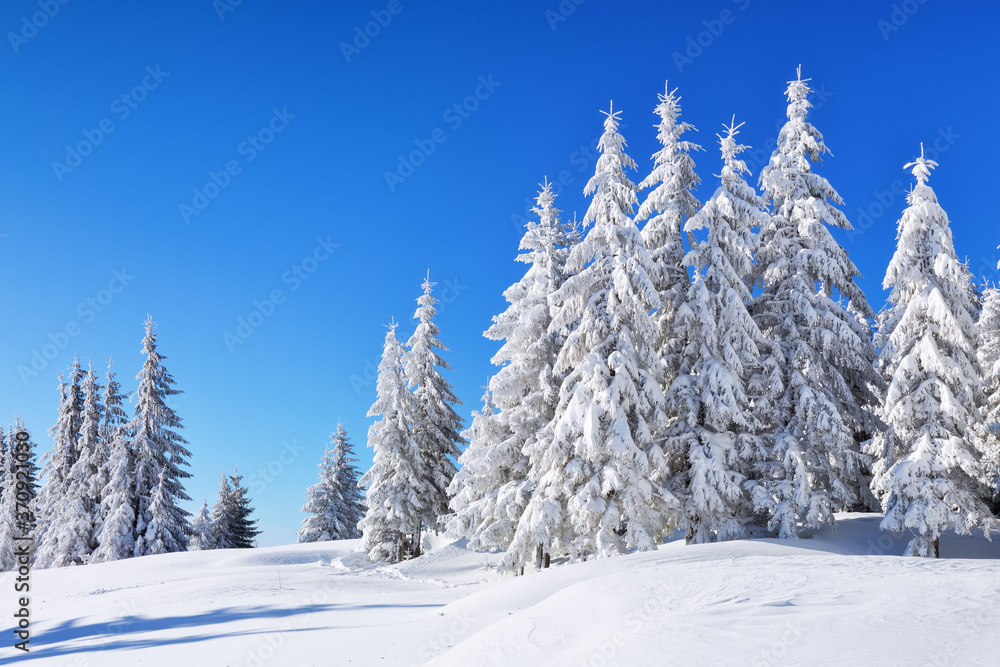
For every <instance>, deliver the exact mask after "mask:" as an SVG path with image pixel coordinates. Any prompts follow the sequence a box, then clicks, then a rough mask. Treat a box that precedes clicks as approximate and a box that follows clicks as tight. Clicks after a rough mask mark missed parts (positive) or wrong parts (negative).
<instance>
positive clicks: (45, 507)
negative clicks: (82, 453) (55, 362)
mask: <svg viewBox="0 0 1000 667" xmlns="http://www.w3.org/2000/svg"><path fill="white" fill-rule="evenodd" d="M82 380H83V371H82V369H81V368H80V358H79V357H75V358H74V359H73V365H72V366H71V367H70V382H69V383H68V384H67V382H66V380H65V377H64V376H63V374H62V373H60V374H59V396H60V402H59V416H58V417H57V419H56V423H55V424H54V425H53V426H52V428H50V429H49V435H51V436H52V438H53V443H52V449H50V450H49V451H47V452H46V453H45V454H44V455H43V456H42V473H41V474H42V477H43V478H44V480H45V481H44V483H43V484H42V487H41V489H39V491H38V496H37V498H36V499H35V518H36V520H37V522H38V525H37V528H36V531H35V560H34V562H35V564H36V565H37V566H38V567H47V566H48V565H49V564H51V563H53V562H54V561H55V560H56V558H57V554H58V553H59V532H58V530H57V528H58V525H59V524H58V517H59V513H60V511H61V508H62V503H63V501H64V499H65V497H66V493H67V490H68V488H69V483H70V479H71V474H70V471H71V470H72V468H73V464H75V463H76V460H77V456H78V454H79V449H78V447H79V445H78V442H77V441H78V439H79V437H80V427H81V425H82V419H83V418H82V414H81V413H82V412H83V392H82V390H81V388H80V387H81V382H82Z"/></svg>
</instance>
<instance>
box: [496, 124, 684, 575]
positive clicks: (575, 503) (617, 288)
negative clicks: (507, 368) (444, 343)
mask: <svg viewBox="0 0 1000 667" xmlns="http://www.w3.org/2000/svg"><path fill="white" fill-rule="evenodd" d="M605 115H606V120H605V123H604V134H603V135H602V136H601V139H600V142H599V143H598V150H599V151H600V153H601V155H600V157H599V158H598V160H597V165H596V169H595V173H594V176H593V178H591V179H590V181H589V182H588V183H587V186H586V188H585V190H584V194H586V195H592V196H593V198H592V200H591V204H590V207H589V208H588V210H587V214H586V216H585V217H584V221H583V223H584V226H587V225H593V226H592V227H591V228H590V229H589V230H588V232H587V235H586V237H585V238H584V239H583V240H582V241H581V242H580V243H579V244H577V245H576V246H574V247H573V249H572V251H571V252H570V255H569V258H568V260H567V265H566V269H567V272H568V273H569V274H570V277H569V278H567V280H566V281H565V283H564V284H563V285H562V287H561V288H560V289H559V290H558V292H556V293H555V294H554V295H553V301H554V302H555V303H556V305H557V307H558V308H559V311H558V312H557V313H556V314H555V317H554V318H553V323H552V325H551V326H552V327H555V328H560V327H562V326H563V325H564V324H565V323H568V322H578V323H579V324H578V325H576V327H575V328H574V329H573V330H572V331H571V332H570V333H569V335H568V337H567V338H566V342H565V343H564V345H563V346H562V348H561V350H560V352H559V356H558V358H557V360H556V364H555V367H554V372H555V373H564V372H568V375H567V376H566V378H565V380H564V381H563V382H562V385H561V387H560V395H559V400H558V404H557V406H556V409H555V415H554V418H553V420H552V421H551V422H550V424H549V425H548V426H547V427H546V428H545V431H544V432H543V433H542V434H541V435H540V436H539V437H538V438H537V439H536V440H535V441H534V443H533V444H531V445H529V446H528V447H527V448H526V451H527V453H528V456H529V460H530V469H529V479H530V480H531V481H532V483H533V484H534V485H535V488H534V491H533V494H532V497H531V501H530V502H529V503H528V506H527V507H526V509H525V511H524V513H523V514H522V516H521V519H520V521H519V522H518V527H517V531H516V533H515V535H514V540H513V541H512V543H511V545H510V546H509V548H508V550H507V553H506V554H505V556H504V558H503V559H502V561H501V567H503V568H505V569H516V568H519V567H523V564H524V562H525V560H526V559H527V558H528V557H529V555H532V554H534V553H537V548H538V545H541V547H542V548H543V549H544V550H545V551H547V552H550V553H559V552H560V551H568V552H569V553H570V554H571V556H572V557H574V558H585V557H587V556H588V555H589V554H595V555H597V556H599V557H603V556H612V555H615V554H619V553H623V552H624V551H626V550H627V549H630V548H633V547H634V548H637V549H640V550H648V549H653V548H655V543H656V539H657V537H659V535H660V534H661V533H662V532H663V531H664V530H665V529H666V527H667V524H666V520H665V518H666V516H667V509H668V506H669V505H672V503H673V502H674V499H673V497H672V496H669V494H666V492H665V490H664V489H663V484H664V475H665V473H666V466H665V461H664V458H663V451H662V449H661V447H660V445H659V443H658V442H657V438H658V437H660V436H661V434H662V433H663V429H664V426H665V422H666V417H665V415H664V413H663V409H662V406H663V393H662V390H661V382H662V371H661V368H662V367H661V364H660V360H659V358H658V356H657V354H656V351H655V348H654V344H655V341H656V338H657V329H656V322H655V321H654V319H653V317H652V315H651V313H652V312H653V310H654V309H655V308H657V307H658V306H659V305H660V302H659V295H658V292H657V289H656V286H655V285H654V283H653V280H652V277H651V276H652V275H653V272H654V266H653V261H652V259H651V258H650V256H649V252H648V251H647V249H646V245H645V244H644V242H643V238H642V236H641V235H640V233H639V230H638V229H637V228H636V226H635V222H634V221H633V220H632V218H631V213H632V211H633V207H634V206H635V204H636V194H635V185H634V184H633V183H632V182H631V181H630V180H629V178H628V176H627V175H626V173H625V170H626V169H628V168H631V169H635V163H634V162H633V160H632V158H630V157H629V156H628V155H627V154H626V153H625V140H624V138H623V137H622V136H621V134H619V133H618V124H619V118H618V113H616V112H615V111H614V109H613V108H612V109H611V110H609V112H607V113H606V114H605Z"/></svg>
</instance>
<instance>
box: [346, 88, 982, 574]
mask: <svg viewBox="0 0 1000 667" xmlns="http://www.w3.org/2000/svg"><path fill="white" fill-rule="evenodd" d="M808 81H809V79H803V78H802V76H801V70H800V71H799V73H798V75H797V76H796V78H795V79H794V80H792V81H790V82H789V83H788V87H787V90H786V96H787V100H788V107H787V122H786V123H785V124H784V126H783V127H782V129H781V131H780V134H779V136H778V139H777V145H776V146H775V147H774V149H773V153H772V155H771V159H770V161H769V162H768V163H767V164H766V165H765V166H764V168H763V169H762V171H761V173H760V174H759V175H758V178H757V185H758V187H759V190H758V189H757V188H755V187H754V186H752V185H751V184H749V183H748V182H747V180H746V179H747V178H748V177H749V176H750V174H749V173H748V169H747V166H746V164H745V163H744V161H742V160H741V159H740V157H739V156H740V153H741V152H742V151H744V150H746V149H747V148H749V147H748V146H744V145H742V144H740V143H739V142H738V140H737V136H738V134H739V130H740V127H741V124H737V123H736V120H735V118H734V119H732V120H731V121H730V122H729V123H728V124H726V125H724V126H723V127H724V128H725V129H724V132H723V133H722V134H720V135H717V136H718V139H719V148H720V156H719V159H718V162H716V164H719V167H717V169H718V170H719V175H718V177H717V178H718V187H717V188H716V189H715V192H714V194H712V196H711V197H710V199H709V200H708V201H707V202H705V203H704V205H702V204H701V203H700V202H699V201H698V200H697V199H696V198H695V196H694V194H693V190H694V188H695V186H697V185H698V184H699V182H700V181H701V179H700V178H699V176H698V175H697V174H696V172H695V163H694V157H693V156H694V154H695V152H697V151H700V150H703V149H702V147H701V146H699V145H698V144H696V143H694V142H693V141H691V140H690V138H689V137H690V135H689V134H687V133H688V132H689V131H691V130H693V129H694V128H693V127H692V126H691V125H689V124H688V123H686V122H683V121H682V120H681V119H680V117H681V108H680V98H679V97H678V96H677V95H676V91H671V90H670V89H669V87H668V88H667V89H666V90H665V92H664V93H663V94H661V95H660V96H659V103H658V104H657V105H656V107H655V109H654V112H655V114H656V117H657V119H658V125H657V138H658V139H659V141H660V143H661V144H662V148H661V149H660V150H659V151H658V152H657V153H656V154H655V155H653V157H652V168H651V170H650V171H649V173H648V174H646V175H643V178H642V180H641V181H640V182H639V183H638V185H636V184H635V183H634V182H633V181H632V180H631V177H630V175H629V174H630V172H635V171H637V170H638V166H637V165H636V163H635V162H634V161H633V159H632V158H631V157H630V156H629V155H628V153H627V152H626V142H625V139H624V137H623V136H622V135H621V134H620V133H619V131H618V129H619V125H620V122H621V115H620V114H621V112H620V111H616V110H614V109H613V108H609V110H608V111H607V112H605V121H604V134H603V135H602V137H601V139H600V143H599V145H598V151H599V153H600V157H599V159H598V160H597V163H596V168H595V173H594V175H593V177H592V178H591V179H590V181H589V182H588V183H587V185H586V188H585V194H586V195H588V196H589V197H590V206H589V208H588V210H587V212H586V215H585V216H584V219H583V223H582V226H581V225H577V224H576V222H575V220H574V222H573V223H567V222H565V221H564V220H563V219H562V218H561V217H560V211H559V210H558V209H557V208H556V205H555V195H554V194H553V192H552V188H551V186H550V185H549V183H548V181H543V183H542V185H541V191H540V192H539V193H538V197H537V200H536V206H535V207H534V209H533V212H534V214H535V216H536V219H535V220H533V221H531V222H529V223H528V224H527V226H526V231H525V233H524V237H523V238H522V240H521V245H520V250H521V251H522V252H521V254H520V255H518V256H517V260H518V261H519V262H523V263H524V264H526V265H527V269H526V271H525V273H524V276H523V278H522V279H521V280H520V281H518V282H517V283H515V284H514V285H512V286H511V287H510V288H509V289H508V290H507V291H506V292H504V296H505V298H506V300H507V302H508V303H509V306H508V307H507V309H506V310H505V311H504V312H503V313H501V314H499V315H497V316H495V317H494V320H493V325H492V326H491V327H490V328H489V329H488V330H487V331H486V333H485V335H486V336H487V337H488V338H490V339H491V340H496V341H498V342H501V347H500V350H499V351H498V352H497V354H496V356H495V357H494V358H493V363H494V364H496V365H498V366H499V369H498V371H497V372H496V374H495V375H494V376H493V377H492V378H491V379H490V381H489V385H488V388H487V390H486V393H485V395H484V396H483V407H482V408H481V409H480V410H478V411H476V412H474V413H473V419H472V423H471V425H470V427H469V429H468V430H467V431H465V432H463V433H462V434H460V435H459V434H458V433H457V431H458V425H457V420H456V419H455V418H454V417H453V416H452V415H453V411H452V410H451V405H453V404H455V402H456V399H455V397H454V396H453V395H452V394H451V393H450V391H447V389H446V388H445V390H441V389H440V387H442V386H445V387H446V385H442V383H443V380H441V379H440V376H439V375H437V374H436V373H435V372H431V371H432V370H433V367H434V366H437V367H441V368H447V366H446V364H445V363H444V361H443V360H442V359H441V358H440V357H437V356H436V355H435V354H433V351H432V348H433V347H438V348H439V349H442V348H441V346H440V343H438V342H437V338H436V337H434V336H433V335H429V331H427V332H425V333H424V334H419V335H418V334H415V335H414V339H417V340H414V339H411V341H410V343H409V346H408V347H409V349H408V350H407V349H404V348H403V346H402V345H400V343H399V341H398V340H397V339H396V336H395V325H392V326H390V328H389V331H388V333H387V335H386V340H385V348H384V353H383V357H382V363H381V365H380V366H379V375H378V384H377V391H378V399H377V401H376V402H375V404H374V405H373V406H372V409H371V412H370V413H369V415H370V416H375V417H379V419H378V421H377V422H376V423H375V424H374V425H373V426H372V428H371V431H370V432H369V438H368V444H369V446H370V447H372V448H373V449H374V453H375V463H374V466H373V467H372V469H371V470H370V471H369V472H368V473H367V474H366V475H365V476H364V477H363V478H362V483H363V484H364V485H366V486H367V488H368V494H367V500H368V505H369V507H368V510H367V513H366V515H365V518H364V520H363V521H362V522H361V524H360V527H361V529H362V531H363V543H362V548H363V549H364V550H365V551H367V553H368V556H369V558H370V559H371V560H373V561H379V560H390V561H394V560H398V559H400V558H404V557H406V555H407V554H411V553H417V552H418V550H419V535H420V532H421V530H426V529H428V528H435V527H440V528H444V529H445V530H447V531H448V532H449V533H451V534H452V535H454V536H456V537H458V536H462V537H467V538H468V539H469V545H470V547H471V548H475V549H485V550H496V551H504V552H505V553H504V555H503V558H502V559H501V562H500V567H501V568H502V569H504V570H506V571H512V572H523V569H524V566H525V564H526V563H528V562H531V561H533V562H534V564H535V566H536V567H540V566H542V564H543V563H544V564H545V565H547V564H548V562H549V560H550V558H551V557H563V556H568V557H569V558H570V560H584V559H587V558H591V557H605V556H612V555H616V554H621V553H625V552H627V551H631V550H649V549H653V548H655V545H656V544H657V543H658V542H659V541H660V539H661V538H662V537H663V536H665V535H668V534H670V533H672V532H673V531H675V530H682V531H684V534H685V536H686V539H687V541H688V542H712V541H718V540H732V539H739V538H748V537H764V536H778V537H784V538H797V537H805V536H808V535H810V534H812V532H813V531H815V530H816V529H817V528H819V527H820V526H822V525H824V524H832V523H833V522H834V513H835V512H838V511H845V510H869V511H884V512H885V518H884V520H883V522H882V528H883V529H884V530H889V531H904V530H906V531H909V532H910V533H911V535H912V540H911V542H910V544H909V546H908V548H907V553H908V554H910V555H920V556H935V555H937V542H938V538H939V536H940V534H941V532H942V531H944V530H949V529H951V530H955V531H956V532H958V533H960V534H967V533H968V532H969V531H970V530H972V529H973V528H980V529H983V530H984V531H985V532H986V534H987V535H989V531H990V530H991V529H995V528H996V525H997V524H996V519H995V518H994V514H993V512H992V511H991V507H992V505H993V501H994V498H995V497H996V495H997V487H998V475H1000V455H998V452H1000V446H998V440H997V435H996V434H997V422H998V419H1000V381H998V380H997V377H998V371H1000V336H998V332H1000V292H998V290H996V289H995V288H988V289H983V288H980V287H978V286H977V285H975V284H974V282H973V277H972V274H971V272H970V271H969V270H968V268H967V267H966V265H965V264H964V263H963V262H961V261H960V260H959V259H958V257H957V256H956V254H955V248H954V245H953V243H952V238H951V231H950V229H949V221H948V217H947V214H946V213H945V211H944V210H943V209H942V207H941V206H940V205H939V204H938V202H937V198H936V196H935V194H934V192H933V190H932V189H931V187H930V186H929V185H928V181H929V179H930V176H931V171H932V169H934V168H935V167H936V166H937V164H936V163H935V162H933V161H932V160H928V159H926V158H925V157H924V156H923V152H922V148H921V156H920V157H918V158H917V159H916V160H914V161H913V162H911V163H909V164H907V165H905V168H906V169H909V170H911V172H912V175H913V177H914V181H915V182H914V184H913V187H912V189H911V191H910V193H909V195H908V198H907V203H908V204H909V206H908V207H907V208H906V210H905V211H903V212H902V217H901V218H900V220H899V223H898V235H897V239H898V247H897V250H896V254H895V256H894V257H893V259H892V261H891V263H890V265H889V268H888V270H887V272H886V277H885V282H884V287H885V288H886V289H889V290H891V292H890V296H889V305H888V306H887V307H886V309H884V310H883V311H882V312H880V313H878V314H876V313H875V312H874V311H873V310H872V308H871V306H870V305H869V303H868V301H867V300H866V298H865V295H864V294H863V293H862V291H861V289H860V288H859V287H858V285H857V283H856V279H857V278H858V276H859V271H858V269H857V267H856V266H855V265H854V264H853V263H852V261H851V260H850V258H849V257H848V253H847V251H846V250H845V249H844V248H843V247H842V246H841V245H840V244H839V243H838V242H837V241H836V239H835V237H834V235H833V234H832V233H831V229H832V228H837V229H841V230H850V229H851V224H850V222H849V221H848V219H847V217H846V216H845V215H844V213H843V211H842V210H841V209H840V208H838V207H839V206H841V205H842V204H843V201H842V199H841V197H840V195H839V194H838V193H837V191H836V189H835V188H834V187H833V185H831V184H830V183H829V182H828V181H827V180H826V179H825V178H824V177H823V176H822V175H821V174H819V173H817V172H816V171H814V166H816V165H818V164H820V163H821V158H822V157H823V155H824V154H827V153H828V152H829V151H828V149H827V147H826V145H825V143H824V140H823V136H822V134H821V133H820V132H819V131H818V130H817V129H816V128H815V127H813V126H812V125H811V124H810V123H809V122H808V120H807V116H808V111H809V108H810V106H811V105H810V102H809V94H810V92H811V91H810V88H809V84H808ZM643 191H645V192H646V194H645V196H644V197H641V196H640V193H642V192H643ZM639 223H644V224H642V226H641V228H640V226H639ZM430 287H431V285H430V284H429V283H428V282H425V284H424V288H425V293H424V297H422V300H421V301H420V302H419V303H420V309H418V311H417V317H418V318H419V319H420V321H421V326H424V325H426V324H429V323H430V320H431V317H432V316H433V314H434V311H433V299H432V298H431V297H430V294H431V292H430ZM432 326H433V325H431V327H432ZM431 327H428V329H429V330H432V331H433V332H434V334H435V335H436V333H437V331H436V328H433V329H431ZM418 331H419V330H418ZM421 335H425V336H429V337H428V340H429V341H432V343H431V345H426V344H423V341H421V340H420V336H421ZM432 355H433V356H432ZM416 369H420V370H419V371H417V370H416ZM414 387H415V390H413V391H411V390H410V389H411V388H414ZM429 416H430V417H429ZM462 436H464V437H466V438H468V448H467V449H466V450H465V451H464V452H463V453H462V454H461V455H460V456H459V457H458V458H457V463H458V464H459V466H460V468H459V470H458V471H457V472H454V470H453V468H452V467H451V466H450V463H449V457H452V456H454V455H455V453H456V451H457V450H456V447H457V446H458V445H460V444H462V440H461V437H462ZM444 490H446V491H447V493H448V495H449V497H450V501H449V505H448V511H447V512H444V511H442V510H441V504H440V501H439V498H440V497H441V495H442V492H443V491H444ZM435 517H436V518H437V521H438V523H435Z"/></svg>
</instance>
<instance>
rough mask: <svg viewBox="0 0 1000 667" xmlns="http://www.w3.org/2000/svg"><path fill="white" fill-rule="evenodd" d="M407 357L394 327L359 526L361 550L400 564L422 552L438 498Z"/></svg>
mask: <svg viewBox="0 0 1000 667" xmlns="http://www.w3.org/2000/svg"><path fill="white" fill-rule="evenodd" d="M403 359H404V351H403V346H402V345H400V343H399V341H398V340H397V339H396V324H395V323H392V324H390V325H389V331H388V332H387V333H386V335H385V345H384V347H383V350H382V360H381V362H380V363H379V367H378V379H377V380H376V382H375V390H376V392H377V394H378V397H377V398H376V400H375V402H374V403H373V404H372V407H371V409H369V410H368V416H369V417H378V418H379V419H378V420H377V421H376V422H375V423H374V424H372V425H371V427H370V428H369V429H368V446H369V447H371V448H372V449H373V450H374V452H375V456H374V460H373V462H372V467H371V469H370V470H369V471H368V472H366V473H365V474H364V476H363V477H362V478H361V480H360V481H359V484H360V485H362V486H365V487H367V493H366V504H367V506H368V509H367V511H366V512H365V516H364V518H363V519H362V520H361V522H360V523H359V524H358V528H359V529H360V530H361V550H362V551H364V552H366V553H367V554H368V559H369V560H370V561H372V562H379V561H389V562H398V561H399V560H402V559H403V557H404V555H405V553H404V552H406V551H407V550H412V552H413V553H417V552H419V548H420V545H419V536H420V530H421V521H422V519H423V517H425V516H427V514H428V512H429V511H430V507H429V503H430V502H431V501H432V498H433V490H432V489H430V488H429V484H428V482H427V480H428V475H427V474H426V473H425V472H424V470H423V461H424V459H423V456H422V453H421V451H420V446H419V445H418V444H417V441H416V439H415V438H414V434H413V421H412V420H413V417H414V414H416V405H415V403H416V399H415V397H414V395H413V393H412V392H410V390H409V389H407V387H406V373H405V369H404V365H403V363H404V362H403Z"/></svg>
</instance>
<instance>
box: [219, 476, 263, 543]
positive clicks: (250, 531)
mask: <svg viewBox="0 0 1000 667" xmlns="http://www.w3.org/2000/svg"><path fill="white" fill-rule="evenodd" d="M228 486H229V488H228V493H227V495H226V502H227V503H228V508H227V509H226V511H225V512H224V513H223V516H225V517H226V519H227V520H228V521H229V525H228V526H227V527H226V529H225V530H222V531H220V533H221V534H223V535H226V536H227V537H228V542H227V543H226V544H225V545H224V546H223V547H222V548H226V549H252V548H253V547H254V546H256V540H255V538H256V537H257V536H258V535H260V531H259V530H257V520H256V519H252V518H251V515H252V514H253V507H252V506H251V505H250V497H249V496H248V495H247V494H248V493H249V489H247V487H245V486H243V475H241V474H240V473H239V471H238V470H237V469H236V468H235V467H234V468H233V474H232V475H230V476H229V485H228Z"/></svg>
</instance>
